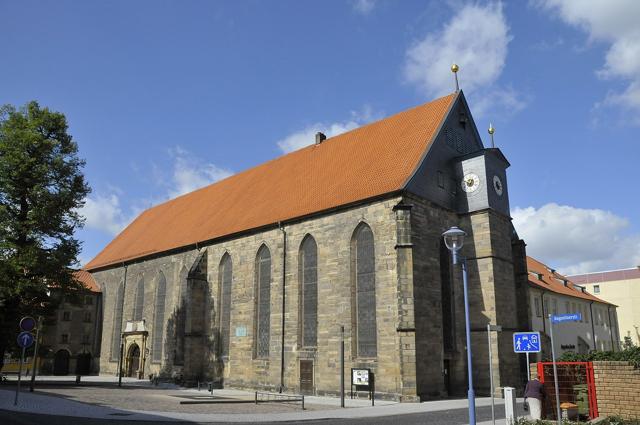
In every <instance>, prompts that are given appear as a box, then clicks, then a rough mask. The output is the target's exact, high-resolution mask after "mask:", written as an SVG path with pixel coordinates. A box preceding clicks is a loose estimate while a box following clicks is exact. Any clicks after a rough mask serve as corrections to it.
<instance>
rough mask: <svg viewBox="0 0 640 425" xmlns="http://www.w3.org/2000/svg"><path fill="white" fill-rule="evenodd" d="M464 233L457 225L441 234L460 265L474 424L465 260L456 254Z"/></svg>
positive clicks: (472, 421) (473, 424) (472, 422)
mask: <svg viewBox="0 0 640 425" xmlns="http://www.w3.org/2000/svg"><path fill="white" fill-rule="evenodd" d="M465 236H466V233H465V232H464V231H463V230H461V229H459V228H458V227H455V226H454V227H452V228H450V229H449V230H447V231H446V232H444V233H443V234H442V237H443V238H444V244H445V245H446V246H447V248H449V251H451V256H452V257H453V264H458V263H460V265H461V266H462V284H463V287H464V319H465V328H466V332H467V373H468V375H469V379H468V381H469V389H468V391H467V398H468V399H469V425H476V400H475V393H474V391H473V366H472V363H471V325H470V323H469V294H468V290H467V261H466V259H465V258H464V257H459V256H458V251H460V249H461V248H462V246H463V245H464V237H465Z"/></svg>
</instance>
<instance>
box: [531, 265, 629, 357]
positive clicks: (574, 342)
mask: <svg viewBox="0 0 640 425" xmlns="http://www.w3.org/2000/svg"><path fill="white" fill-rule="evenodd" d="M527 269H528V274H529V299H530V302H531V306H530V307H531V308H530V314H531V326H532V329H533V330H534V331H539V332H540V334H541V336H542V340H543V357H545V358H548V357H550V352H551V347H550V344H549V342H550V339H549V326H550V323H549V319H548V316H549V314H551V315H556V314H573V313H580V315H581V317H582V318H581V320H580V321H577V322H564V323H561V324H556V325H554V328H553V333H554V338H555V344H556V354H557V355H561V354H562V353H564V352H567V351H574V352H577V353H588V352H589V351H592V350H600V351H607V350H618V349H619V346H620V343H619V332H618V320H617V312H616V305H614V304H612V303H609V302H607V301H604V300H602V299H600V298H598V297H596V296H594V295H592V294H590V293H589V292H587V291H586V290H585V288H583V287H582V286H579V285H577V284H575V283H573V282H572V281H571V280H569V279H568V278H567V277H566V276H563V275H561V274H559V273H557V272H556V271H555V270H554V269H552V268H550V267H548V266H547V265H545V264H543V263H541V262H540V261H538V260H536V259H534V258H531V257H527ZM545 342H546V344H545Z"/></svg>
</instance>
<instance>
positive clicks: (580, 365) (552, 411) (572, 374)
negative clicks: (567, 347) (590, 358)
mask: <svg viewBox="0 0 640 425" xmlns="http://www.w3.org/2000/svg"><path fill="white" fill-rule="evenodd" d="M556 368H557V370H558V390H559V393H560V404H562V403H564V402H570V403H574V404H577V405H578V415H580V417H581V418H590V419H594V418H597V417H598V402H597V400H596V384H595V379H594V376H593V365H592V363H591V362H557V363H556ZM538 377H539V379H540V382H541V383H543V384H544V389H545V393H546V395H547V397H546V400H545V402H544V403H543V405H542V409H543V410H542V411H543V417H545V418H547V419H556V411H557V410H556V390H555V384H554V377H553V363H551V362H539V363H538Z"/></svg>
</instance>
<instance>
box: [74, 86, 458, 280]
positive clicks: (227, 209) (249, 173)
mask: <svg viewBox="0 0 640 425" xmlns="http://www.w3.org/2000/svg"><path fill="white" fill-rule="evenodd" d="M455 99H456V94H455V93H453V94H449V95H447V96H444V97H440V98H438V99H434V100H432V101H430V102H426V103H423V104H420V105H416V106H414V107H412V108H410V109H408V110H404V111H399V112H397V113H395V114H393V115H390V116H387V117H385V118H381V119H379V120H376V121H373V122H371V123H368V124H365V125H363V126H361V127H358V128H355V129H352V130H349V131H347V132H344V133H341V134H339V135H336V136H333V137H331V138H329V139H326V140H325V141H323V142H322V143H321V144H320V145H315V144H313V143H312V142H311V141H310V142H311V143H310V145H309V146H304V147H302V148H300V149H297V150H295V151H292V152H288V153H285V154H283V155H280V156H277V157H275V158H272V159H270V160H268V161H265V162H262V163H260V164H257V165H254V166H252V167H249V168H247V169H245V170H242V171H240V172H238V173H236V174H233V175H231V176H229V177H227V178H224V179H222V180H219V181H216V182H213V183H210V184H208V185H206V186H204V187H202V188H198V189H196V190H194V191H191V192H189V193H185V194H183V195H180V196H177V197H175V198H172V199H168V200H166V201H164V202H162V203H159V204H157V205H154V206H151V207H149V208H147V209H145V210H144V211H142V212H140V213H139V214H138V216H137V217H136V218H135V219H134V220H133V221H132V222H131V223H130V224H129V225H128V226H127V227H126V228H125V229H124V230H122V232H120V233H119V234H118V235H117V236H116V237H115V238H114V239H113V240H112V241H111V242H110V243H109V244H108V245H107V246H106V247H105V248H104V249H103V250H102V251H101V252H100V253H99V254H98V255H97V256H96V257H94V258H93V259H92V260H91V261H90V262H89V263H88V264H87V265H86V266H85V267H87V268H88V269H90V270H95V269H97V268H103V267H108V266H113V265H115V264H119V263H121V262H124V261H130V260H133V259H136V258H142V257H146V256H148V255H151V254H154V253H161V252H165V251H168V250H171V249H176V248H181V247H187V246H190V245H192V244H194V243H197V242H201V241H211V240H214V239H218V238H221V237H224V236H227V235H233V234H238V233H240V232H246V231H250V230H252V229H258V228H261V227H264V226H268V225H271V224H273V223H276V222H278V221H287V220H291V219H295V218H298V217H305V216H309V215H310V214H316V213H321V212H324V211H331V210H333V209H335V208H338V207H342V206H347V205H352V204H354V203H356V202H362V201H365V200H370V199H376V198H378V197H380V196H383V195H388V194H391V193H394V192H397V191H399V190H402V189H403V188H404V187H405V184H406V181H407V176H409V175H411V174H412V173H413V172H414V171H415V169H416V167H418V166H419V165H420V163H421V162H422V160H423V158H424V157H423V153H424V152H425V151H427V150H428V149H429V146H430V145H431V144H432V143H433V141H434V139H435V134H437V133H438V132H439V131H440V129H441V124H442V122H443V120H445V119H446V117H447V116H448V113H449V111H450V110H451V105H452V103H454V101H455ZM337 141H341V142H342V143H337Z"/></svg>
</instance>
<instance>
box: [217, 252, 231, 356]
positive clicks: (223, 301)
mask: <svg viewBox="0 0 640 425" xmlns="http://www.w3.org/2000/svg"><path fill="white" fill-rule="evenodd" d="M232 280H233V263H232V262H231V256H230V255H229V254H224V256H223V257H222V260H221V261H220V268H219V273H218V281H219V285H220V296H219V297H218V302H219V307H218V311H220V355H222V356H228V355H229V337H230V330H231V284H232Z"/></svg>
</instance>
